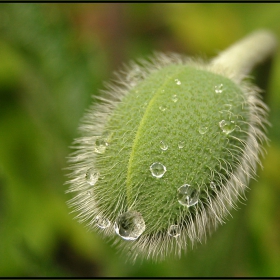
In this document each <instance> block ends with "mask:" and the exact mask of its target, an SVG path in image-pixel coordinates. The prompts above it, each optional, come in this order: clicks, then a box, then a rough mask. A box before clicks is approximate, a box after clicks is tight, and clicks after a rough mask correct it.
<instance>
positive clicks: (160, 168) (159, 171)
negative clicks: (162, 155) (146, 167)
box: [150, 162, 166, 178]
mask: <svg viewBox="0 0 280 280" xmlns="http://www.w3.org/2000/svg"><path fill="white" fill-rule="evenodd" d="M150 171H151V173H152V175H153V176H154V177H156V178H161V177H162V176H163V175H164V173H165V172H166V167H165V166H164V165H163V164H161V163H160V162H155V163H153V164H152V165H151V166H150Z"/></svg>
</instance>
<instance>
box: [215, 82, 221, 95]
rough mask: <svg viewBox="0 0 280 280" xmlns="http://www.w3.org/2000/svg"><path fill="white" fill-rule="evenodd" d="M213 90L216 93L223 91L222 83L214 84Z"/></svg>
mask: <svg viewBox="0 0 280 280" xmlns="http://www.w3.org/2000/svg"><path fill="white" fill-rule="evenodd" d="M215 92H216V93H222V92H223V84H219V85H216V86H215Z"/></svg>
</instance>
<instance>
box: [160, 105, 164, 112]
mask: <svg viewBox="0 0 280 280" xmlns="http://www.w3.org/2000/svg"><path fill="white" fill-rule="evenodd" d="M158 108H159V109H160V110H161V111H162V112H164V111H165V110H166V106H164V105H161V106H159V107H158Z"/></svg>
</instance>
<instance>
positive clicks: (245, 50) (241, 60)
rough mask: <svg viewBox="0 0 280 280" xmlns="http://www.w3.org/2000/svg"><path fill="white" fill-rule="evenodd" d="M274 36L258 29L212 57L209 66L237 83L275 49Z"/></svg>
mask: <svg viewBox="0 0 280 280" xmlns="http://www.w3.org/2000/svg"><path fill="white" fill-rule="evenodd" d="M276 46H277V41H276V38H275V36H274V35H273V34H272V33H271V32H269V31H266V30H259V31H256V32H254V33H251V34H250V35H249V36H247V37H245V38H244V39H242V40H240V41H238V42H237V43H235V44H233V45H232V46H231V47H229V48H228V49H226V50H225V51H223V52H221V53H220V54H219V55H218V56H217V57H216V58H214V59H213V60H212V61H211V63H210V66H211V68H212V69H213V70H214V71H215V70H217V71H218V69H219V70H220V69H221V68H222V69H223V73H224V74H226V75H227V76H228V77H230V78H231V79H233V80H234V81H235V82H237V83H239V82H240V81H241V80H242V79H243V78H244V77H245V76H246V75H247V74H249V73H250V71H251V70H252V69H253V68H254V67H255V66H256V65H257V64H259V63H261V62H263V61H264V60H266V59H267V58H268V57H270V56H271V55H272V54H273V53H274V51H275V50H276Z"/></svg>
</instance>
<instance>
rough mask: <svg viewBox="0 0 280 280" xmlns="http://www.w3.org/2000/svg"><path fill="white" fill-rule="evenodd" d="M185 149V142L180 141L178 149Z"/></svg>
mask: <svg viewBox="0 0 280 280" xmlns="http://www.w3.org/2000/svg"><path fill="white" fill-rule="evenodd" d="M184 147H185V141H179V143H178V148H179V149H183V148H184Z"/></svg>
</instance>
